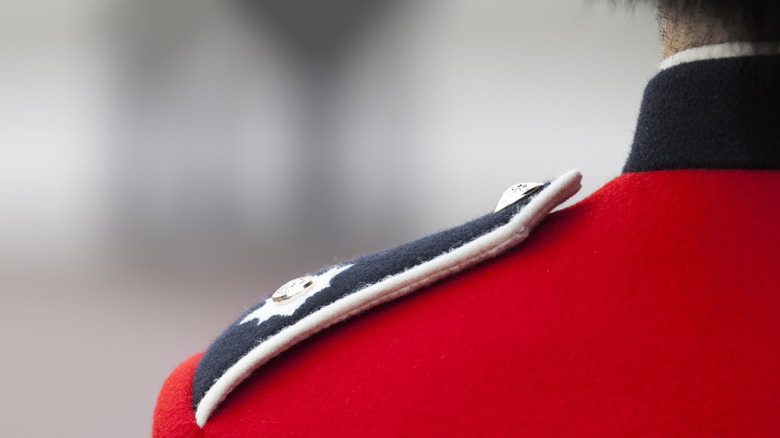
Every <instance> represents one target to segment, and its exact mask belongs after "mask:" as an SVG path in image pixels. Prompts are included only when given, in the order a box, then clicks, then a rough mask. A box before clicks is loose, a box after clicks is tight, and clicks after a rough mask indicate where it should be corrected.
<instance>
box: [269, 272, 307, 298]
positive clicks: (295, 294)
mask: <svg viewBox="0 0 780 438" xmlns="http://www.w3.org/2000/svg"><path fill="white" fill-rule="evenodd" d="M314 283H315V278H314V277H312V276H309V275H307V276H305V277H300V278H296V279H295V280H290V281H288V282H287V283H285V284H284V285H283V286H282V287H280V288H279V289H277V290H276V292H274V294H273V295H271V299H272V300H273V302H274V303H275V304H285V303H289V302H290V301H292V300H295V299H296V298H300V297H302V296H303V295H305V294H306V292H308V291H310V290H311V288H312V287H314Z"/></svg>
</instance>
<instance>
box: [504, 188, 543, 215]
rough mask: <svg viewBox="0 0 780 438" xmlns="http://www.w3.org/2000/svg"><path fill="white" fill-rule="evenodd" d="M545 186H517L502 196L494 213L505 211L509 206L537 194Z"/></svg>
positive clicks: (507, 190)
mask: <svg viewBox="0 0 780 438" xmlns="http://www.w3.org/2000/svg"><path fill="white" fill-rule="evenodd" d="M543 186H544V184H542V183H536V182H527V183H520V184H515V185H513V186H512V187H510V188H508V189H506V191H504V194H503V195H501V199H499V200H498V204H496V209H495V210H493V211H499V210H503V209H504V208H506V207H508V206H509V205H512V204H514V203H515V202H517V201H519V200H521V199H523V198H525V197H526V196H528V195H531V194H533V193H535V192H536V191H538V190H539V189H541V188H542V187H543Z"/></svg>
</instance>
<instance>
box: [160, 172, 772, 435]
mask: <svg viewBox="0 0 780 438" xmlns="http://www.w3.org/2000/svg"><path fill="white" fill-rule="evenodd" d="M778 193H780V172H777V171H738V170H684V171H681V170H677V171H658V172H646V173H634V174H625V175H622V176H620V177H618V178H616V179H615V180H613V181H612V182H610V183H609V184H607V185H606V186H605V187H603V188H602V189H600V190H599V191H597V192H596V193H594V194H593V195H591V196H589V197H588V198H586V199H585V200H583V201H581V202H580V203H578V204H576V205H574V206H572V207H569V208H566V209H564V210H561V211H559V212H557V213H553V214H552V215H550V216H549V217H548V218H547V219H546V220H545V221H544V222H543V223H542V224H541V225H540V226H539V227H538V229H537V230H536V231H535V232H534V233H532V235H531V236H530V237H529V239H528V240H527V241H526V242H524V243H522V244H521V245H520V246H519V247H518V248H515V249H513V250H511V251H509V252H508V253H506V254H504V255H502V256H499V257H498V258H496V259H493V260H490V261H488V262H486V263H484V264H481V265H479V266H477V267H475V268H473V269H470V270H468V271H465V272H462V273H460V274H458V275H456V276H454V277H451V278H449V279H447V280H444V281H441V282H439V283H437V284H435V285H433V286H430V287H428V288H425V289H423V290H420V291H418V292H415V293H413V294H412V295H410V296H407V297H405V298H402V299H400V300H397V301H395V302H392V303H389V304H386V305H383V306H381V307H379V308H376V309H373V310H371V311H368V312H366V313H364V314H361V315H359V316H356V317H354V318H352V319H350V320H348V321H346V322H344V323H341V324H338V325H336V326H334V327H332V328H330V329H328V330H326V331H324V332H322V333H320V334H318V335H315V336H314V337H312V338H310V339H308V340H306V341H304V342H303V343H301V344H299V345H297V346H296V347H294V348H292V349H291V350H288V351H286V352H284V353H282V355H281V356H279V357H277V358H276V359H274V360H272V361H271V362H269V363H268V364H266V365H265V366H263V367H261V368H260V369H259V370H258V371H257V372H255V374H254V375H253V376H252V377H250V378H249V379H247V380H246V381H245V382H244V383H243V384H241V385H240V386H239V387H238V388H237V389H236V390H235V391H234V392H232V393H231V394H230V395H229V396H228V398H227V400H226V401H225V402H223V404H222V405H221V406H220V407H219V408H218V409H217V410H216V412H215V413H214V415H213V416H212V417H211V418H210V419H209V421H208V422H207V423H206V425H205V426H204V428H203V430H202V436H203V437H223V436H230V437H255V436H361V437H364V436H370V437H372V438H376V437H381V436H528V437H539V436H598V437H611V436H614V437H626V436H712V435H726V436H780V415H778V412H780V293H779V287H778V285H779V284H780V274H779V273H778V269H777V268H778V266H777V265H778V248H780V239H779V238H778V231H777V225H778V224H777V222H778V218H779V217H780V200H778V196H777V194H778ZM196 361H197V356H193V358H190V359H189V360H188V361H187V362H185V363H184V364H183V365H182V366H180V367H179V368H178V369H177V371H175V372H174V374H173V375H172V376H171V377H170V378H169V380H168V381H167V382H166V385H165V387H164V388H163V393H162V394H161V395H160V399H159V401H158V403H159V404H158V408H157V411H156V413H155V436H166V437H169V436H175V437H179V436H191V437H200V436H201V435H200V434H199V433H200V431H199V430H198V429H197V427H194V428H193V427H191V426H193V424H194V416H193V414H192V407H191V406H186V404H187V403H191V397H192V391H191V389H184V388H185V386H186V385H187V384H189V385H191V383H192V376H193V374H194V370H195V363H196ZM188 391H189V392H188ZM185 407H186V409H185ZM174 432H175V433H174ZM180 432H182V433H180ZM184 432H186V433H184ZM188 434H189V435H188Z"/></svg>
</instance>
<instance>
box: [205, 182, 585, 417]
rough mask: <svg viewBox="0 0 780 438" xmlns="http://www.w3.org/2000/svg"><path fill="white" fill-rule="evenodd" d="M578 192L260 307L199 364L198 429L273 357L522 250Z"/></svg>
mask: <svg viewBox="0 0 780 438" xmlns="http://www.w3.org/2000/svg"><path fill="white" fill-rule="evenodd" d="M579 188H580V174H579V172H577V171H571V172H569V173H567V174H565V175H563V176H561V177H560V178H557V179H556V180H555V181H553V182H551V183H548V184H545V187H544V188H543V189H541V190H539V191H537V192H535V193H533V194H532V195H530V196H528V197H526V198H523V199H521V200H519V201H517V202H515V203H513V204H511V205H509V206H507V207H506V208H504V209H501V210H499V211H497V212H493V213H490V214H488V215H485V216H483V217H480V218H478V219H475V220H473V221H471V222H468V223H466V224H464V225H461V226H458V227H455V228H452V229H450V230H446V231H442V232H439V233H436V234H433V235H430V236H427V237H424V238H422V239H420V240H417V241H413V242H409V243H406V244H403V245H400V246H398V247H396V248H392V249H389V250H385V251H381V252H378V253H375V254H370V255H366V256H362V257H358V258H356V259H353V260H350V261H348V262H346V263H343V264H339V265H336V266H334V267H331V268H326V269H323V270H322V271H321V272H320V273H319V274H317V275H316V276H315V277H312V278H315V279H316V278H320V277H327V284H326V285H320V286H319V287H318V290H317V292H316V293H314V292H312V293H310V294H309V295H307V296H306V297H305V298H302V299H301V300H299V301H297V302H293V303H288V304H284V305H281V306H280V305H276V304H275V303H273V302H272V299H270V298H269V299H266V300H264V301H262V302H261V303H259V304H258V305H257V306H255V307H254V308H252V309H250V310H249V311H248V312H247V313H246V314H245V316H243V317H241V318H239V319H238V321H236V323H235V324H233V325H231V326H230V327H229V328H228V329H227V330H226V331H225V332H224V333H223V334H222V335H221V336H220V337H219V338H218V339H217V340H216V341H215V342H214V343H213V344H212V345H211V346H210V347H209V348H208V350H207V351H206V353H205V354H204V356H203V359H202V360H201V361H200V363H199V364H198V370H197V372H196V374H195V381H194V385H193V386H194V399H193V404H194V408H195V416H196V419H197V422H198V424H199V425H203V424H205V422H206V421H207V420H208V418H209V416H210V415H211V413H212V412H213V411H214V409H216V408H217V406H218V405H219V403H220V402H221V401H222V400H223V399H224V398H225V397H226V396H227V394H229V393H230V391H232V390H233V388H235V387H236V385H238V384H239V383H240V382H241V381H243V380H244V379H245V378H246V377H247V376H248V374H249V373H250V372H252V371H253V370H255V369H256V368H257V367H259V366H261V365H262V364H263V363H265V362H266V361H268V360H269V359H270V358H272V357H274V356H276V355H277V354H279V353H280V352H282V351H284V350H286V349H288V348H290V347H291V346H292V345H295V344H296V343H298V342H301V341H302V340H303V339H306V338H307V337H309V336H311V335H312V334H314V333H316V332H318V331H320V330H322V329H324V328H326V327H328V326H331V325H333V324H335V323H336V322H339V321H342V320H344V319H346V318H350V317H353V316H355V315H357V314H359V313H360V312H363V311H365V310H367V309H369V308H371V307H374V306H376V305H379V304H381V303H383V302H386V301H390V300H393V299H396V298H398V297H400V296H402V295H406V294H408V293H411V292H414V291H416V290H418V289H420V288H421V287H423V286H425V285H428V284H430V283H432V282H434V281H437V280H439V279H441V278H444V277H446V276H451V275H454V274H456V273H457V272H459V271H461V270H463V269H466V268H468V267H470V266H472V265H474V264H476V263H479V262H481V261H483V260H485V259H487V258H490V257H494V256H496V255H498V254H500V253H502V252H504V251H506V250H508V249H509V248H511V247H512V246H514V245H517V244H519V243H520V242H522V241H523V240H524V239H525V238H526V237H527V236H528V234H529V233H530V230H531V229H533V228H534V227H535V226H536V225H537V224H538V223H539V222H540V221H541V220H542V219H543V218H544V216H546V215H547V214H548V213H549V212H550V211H551V210H552V209H553V208H554V207H556V206H557V205H559V204H560V203H562V202H563V201H565V200H566V199H568V198H569V197H571V196H572V195H573V194H574V193H576V192H577V190H579ZM315 281H316V280H315ZM286 309H289V310H286Z"/></svg>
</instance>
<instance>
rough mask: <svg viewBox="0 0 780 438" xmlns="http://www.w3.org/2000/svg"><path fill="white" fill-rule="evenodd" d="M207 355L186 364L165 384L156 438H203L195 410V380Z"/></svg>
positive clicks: (157, 410)
mask: <svg viewBox="0 0 780 438" xmlns="http://www.w3.org/2000/svg"><path fill="white" fill-rule="evenodd" d="M201 356H203V353H198V354H195V355H193V356H191V357H190V358H189V359H187V360H185V361H184V362H182V363H181V364H180V365H179V366H178V367H176V369H175V370H174V371H173V372H172V373H171V375H170V376H168V378H167V379H166V380H165V383H163V387H162V391H160V395H159V397H157V407H156V408H155V409H154V425H153V427H152V436H153V437H165V438H190V437H191V438H201V437H202V436H203V434H202V433H201V430H200V428H199V427H198V425H197V423H195V412H194V411H193V410H192V379H193V377H194V376H195V370H196V369H197V368H198V362H199V361H200V358H201Z"/></svg>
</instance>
